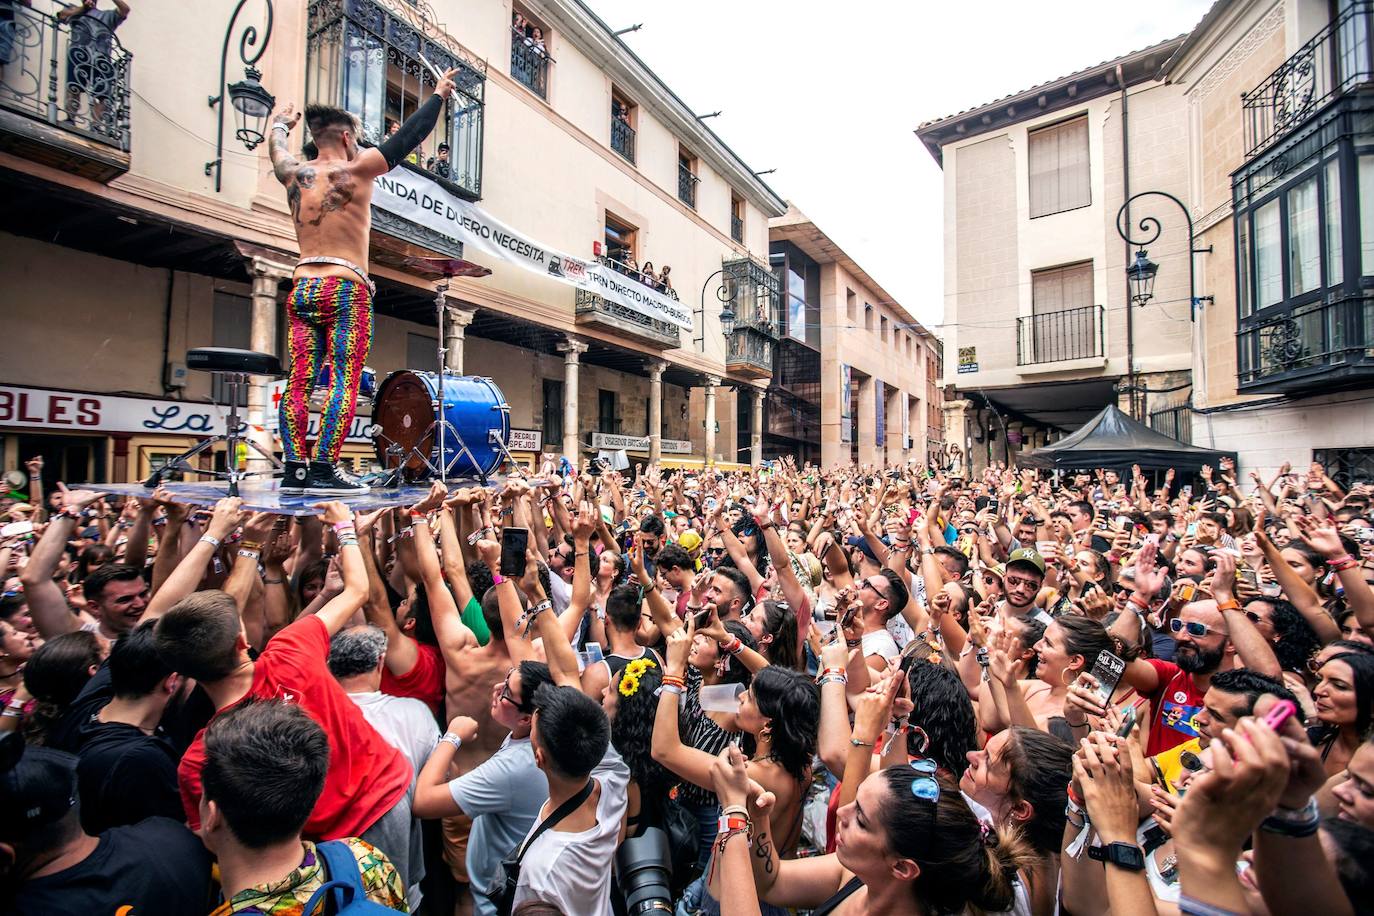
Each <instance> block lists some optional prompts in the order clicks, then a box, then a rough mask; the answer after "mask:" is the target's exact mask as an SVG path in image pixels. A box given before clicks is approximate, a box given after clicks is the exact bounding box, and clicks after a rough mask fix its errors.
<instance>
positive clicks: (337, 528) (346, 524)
mask: <svg viewBox="0 0 1374 916" xmlns="http://www.w3.org/2000/svg"><path fill="white" fill-rule="evenodd" d="M333 528H334V533H335V534H343V533H344V532H345V531H353V530H356V528H355V527H354V524H353V519H351V518H350V519H348V520H347V521H343V522H335V523H334V525H333Z"/></svg>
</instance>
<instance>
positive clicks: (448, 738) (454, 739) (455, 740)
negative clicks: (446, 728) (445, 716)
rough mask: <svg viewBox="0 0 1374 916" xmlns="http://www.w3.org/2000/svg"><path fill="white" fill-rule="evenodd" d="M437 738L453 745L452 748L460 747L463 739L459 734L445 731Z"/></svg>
mask: <svg viewBox="0 0 1374 916" xmlns="http://www.w3.org/2000/svg"><path fill="white" fill-rule="evenodd" d="M439 740H440V741H445V742H447V743H449V744H451V745H453V747H454V750H457V749H458V748H461V747H462V746H463V739H462V738H461V737H460V736H458V735H455V734H454V733H453V732H446V733H445V734H444V736H443V737H442V738H440V739H439Z"/></svg>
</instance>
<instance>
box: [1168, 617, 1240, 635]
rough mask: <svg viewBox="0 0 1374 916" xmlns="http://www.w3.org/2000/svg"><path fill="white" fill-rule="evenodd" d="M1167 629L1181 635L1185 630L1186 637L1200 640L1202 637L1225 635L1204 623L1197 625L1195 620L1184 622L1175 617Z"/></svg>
mask: <svg viewBox="0 0 1374 916" xmlns="http://www.w3.org/2000/svg"><path fill="white" fill-rule="evenodd" d="M1169 629H1170V630H1172V631H1173V632H1175V633H1182V632H1183V631H1184V630H1187V631H1188V635H1189V636H1191V637H1193V638H1194V639H1202V638H1203V637H1205V636H1208V635H1210V634H1212V633H1216V634H1218V635H1220V636H1225V635H1226V634H1225V633H1223V632H1222V631H1221V630H1214V629H1212V628H1211V627H1209V626H1207V624H1205V623H1198V622H1197V621H1196V620H1189V621H1186V622H1185V621H1183V620H1180V619H1178V618H1177V617H1175V618H1174V619H1173V620H1170V621H1169Z"/></svg>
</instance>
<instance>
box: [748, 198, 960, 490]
mask: <svg viewBox="0 0 1374 916" xmlns="http://www.w3.org/2000/svg"><path fill="white" fill-rule="evenodd" d="M769 236H770V238H771V240H772V245H771V251H772V264H773V269H774V273H775V274H776V275H777V276H778V277H779V278H780V282H781V287H782V291H781V292H782V302H783V308H782V311H783V318H782V322H781V324H780V334H779V342H778V357H777V368H776V369H775V371H774V373H773V379H772V383H771V384H770V385H769V389H768V396H767V409H766V411H765V415H764V419H765V423H766V435H765V451H766V452H776V453H779V454H791V455H794V456H797V457H799V458H801V459H804V460H809V461H813V462H817V463H819V464H820V465H821V466H822V467H825V468H831V467H835V466H838V465H844V464H848V463H852V462H857V463H859V464H868V465H875V466H881V465H896V464H905V463H907V462H910V461H917V462H921V463H924V462H926V461H927V460H931V459H932V458H934V460H939V459H938V457H937V456H938V455H939V453H940V452H941V450H942V448H943V441H944V429H943V425H944V415H943V411H942V409H941V408H942V404H943V398H942V397H941V395H940V393H939V389H938V387H937V385H936V382H937V379H938V378H939V375H940V368H939V367H940V359H941V351H940V341H939V339H938V338H936V337H935V335H934V334H932V333H931V332H930V331H928V330H926V328H925V327H923V326H922V325H921V323H920V322H919V321H917V320H916V318H915V317H914V316H912V314H911V313H910V312H908V311H907V310H906V309H905V308H903V307H902V305H901V304H900V303H898V302H897V301H896V300H895V299H893V297H892V296H891V295H890V294H888V293H887V292H886V291H885V290H884V289H883V288H882V287H881V286H880V285H879V284H878V282H877V281H876V280H875V279H873V277H872V276H871V275H869V274H868V272H867V271H865V270H864V269H863V268H862V267H861V266H860V265H859V264H858V263H857V262H856V261H855V260H854V259H853V258H852V257H850V256H849V255H848V254H847V253H846V252H845V251H844V249H842V248H840V246H839V245H837V244H836V243H835V242H834V241H833V240H832V239H831V238H830V237H829V236H827V235H826V234H825V232H824V231H823V230H822V229H821V228H819V227H818V226H817V225H816V224H815V223H814V222H812V221H811V219H810V218H809V217H807V216H806V214H804V213H802V212H801V211H800V210H799V209H798V208H797V207H796V206H795V205H793V206H791V207H790V208H789V209H788V212H787V213H786V214H785V215H784V216H782V217H779V218H777V219H774V220H772V221H771V223H770V224H769Z"/></svg>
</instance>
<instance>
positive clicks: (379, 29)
mask: <svg viewBox="0 0 1374 916" xmlns="http://www.w3.org/2000/svg"><path fill="white" fill-rule="evenodd" d="M422 58H423V60H422ZM426 60H427V61H429V62H430V63H432V64H433V65H434V66H435V67H437V68H439V70H440V71H447V70H449V69H456V70H457V71H458V72H457V74H456V75H455V76H454V82H455V84H456V85H457V89H456V91H455V92H454V93H453V94H452V96H451V97H450V98H449V100H448V102H447V103H446V106H445V110H444V111H443V112H442V113H441V114H440V115H439V124H440V125H444V126H440V127H437V128H436V129H435V135H434V137H433V139H432V140H431V141H430V142H431V143H432V144H433V145H432V146H431V145H426V146H424V147H422V150H423V152H422V151H420V150H417V151H416V152H415V153H414V154H412V156H411V158H410V159H409V160H408V161H409V162H410V163H411V164H412V165H414V166H416V167H418V168H420V169H422V170H424V171H425V172H426V173H428V174H429V176H430V177H432V178H435V179H436V180H438V181H439V182H440V183H441V184H442V185H443V186H444V187H445V188H447V189H448V190H449V191H451V192H452V193H454V194H457V195H459V196H460V197H463V198H466V199H468V200H478V199H480V198H481V196H482V149H483V139H484V132H485V131H484V124H485V111H486V105H485V101H484V99H485V96H486V81H487V65H486V62H485V61H483V60H481V59H480V58H478V57H477V56H475V55H474V54H473V53H472V52H471V51H469V50H468V49H467V48H464V47H463V46H462V45H461V44H459V43H458V42H457V41H455V40H454V39H453V38H452V37H451V36H450V35H449V34H448V32H447V31H446V30H445V27H444V25H443V24H442V23H439V22H436V21H434V18H433V10H432V9H431V8H430V6H429V4H428V3H424V2H421V3H418V4H417V3H414V2H412V0H311V2H310V5H309V7H308V12H307V23H306V67H305V102H306V103H307V104H310V103H314V102H318V103H320V104H324V105H333V106H336V107H339V108H343V109H345V110H347V111H350V112H352V113H353V114H354V115H357V117H358V120H359V122H360V123H361V128H362V129H361V132H360V139H361V140H362V141H363V142H364V144H378V143H381V142H382V140H383V138H384V137H385V135H386V130H387V122H388V121H393V120H397V119H398V118H399V119H404V118H406V117H408V116H409V115H410V114H411V113H412V112H413V111H414V110H415V109H416V108H418V107H419V106H420V104H421V103H423V102H424V100H425V99H426V98H428V97H429V96H430V94H431V93H433V91H434V87H435V84H436V82H437V81H436V80H435V78H434V75H433V74H432V73H431V72H430V71H429V68H428V67H427V66H425V61H426ZM398 106H399V107H398ZM439 142H443V143H445V144H447V146H448V147H449V153H450V155H449V157H448V158H447V159H443V158H442V157H441V155H440V153H439V151H438V148H437V147H438V143H439Z"/></svg>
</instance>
